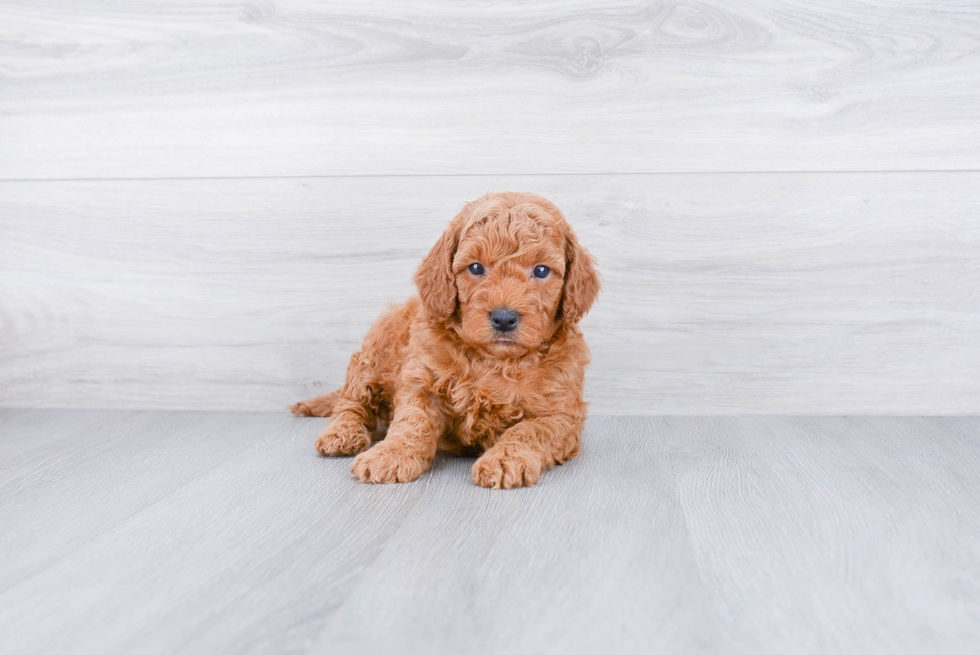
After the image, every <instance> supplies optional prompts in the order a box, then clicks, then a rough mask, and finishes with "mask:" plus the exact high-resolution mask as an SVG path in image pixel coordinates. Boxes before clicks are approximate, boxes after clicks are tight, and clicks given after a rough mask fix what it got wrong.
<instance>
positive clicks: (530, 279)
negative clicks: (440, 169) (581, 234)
mask: <svg viewBox="0 0 980 655" xmlns="http://www.w3.org/2000/svg"><path fill="white" fill-rule="evenodd" d="M415 284H416V285H417V286H418V289H419V293H420V295H421V297H422V303H423V304H424V305H425V308H426V310H427V311H428V312H429V314H430V315H431V316H432V317H433V318H435V319H436V320H439V321H449V320H450V319H453V320H454V323H453V325H454V328H455V329H456V331H457V332H458V333H459V334H460V336H461V337H462V338H463V339H464V340H465V341H467V342H468V343H470V344H471V345H474V346H477V347H479V348H481V349H482V350H483V351H485V352H486V353H488V354H490V355H492V356H497V357H513V356H518V355H521V354H523V353H524V352H527V351H528V350H530V349H533V348H535V347H537V346H539V345H540V344H542V343H544V342H545V341H547V340H548V339H550V338H551V336H552V335H553V334H554V333H555V330H556V329H557V328H558V326H559V325H560V324H561V322H562V321H565V322H569V323H577V322H578V321H579V320H580V319H581V318H582V317H583V316H585V314H586V313H587V312H588V311H589V308H590V307H591V306H592V303H593V302H594V301H595V299H596V296H597V295H598V293H599V277H598V275H597V274H596V271H595V267H594V266H593V263H592V257H591V256H590V255H589V253H588V252H586V250H585V249H584V248H582V247H581V246H580V245H579V243H578V239H576V238H575V233H574V232H572V229H571V227H570V226H569V225H568V222H567V221H566V220H565V217H564V216H562V214H561V212H560V211H559V210H558V208H557V207H555V205H553V204H552V203H551V202H549V201H547V200H545V199H544V198H542V197H540V196H536V195H533V194H528V193H494V194H488V195H486V196H484V197H483V198H480V199H479V200H476V201H474V202H471V203H469V204H468V205H466V206H465V207H464V208H463V211H461V212H460V213H459V214H458V215H457V216H456V218H454V219H453V220H452V222H451V223H450V224H449V227H448V229H447V230H446V232H445V233H444V234H443V235H442V237H441V238H440V239H439V241H438V242H437V243H436V245H435V246H434V247H433V248H432V251H431V252H429V254H428V255H427V256H426V258H425V259H424V260H422V264H421V265H420V266H419V268H418V271H417V272H416V274H415Z"/></svg>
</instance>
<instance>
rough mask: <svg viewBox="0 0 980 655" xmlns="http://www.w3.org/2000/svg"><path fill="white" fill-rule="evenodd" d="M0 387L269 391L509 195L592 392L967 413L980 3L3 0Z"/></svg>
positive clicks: (783, 407)
mask: <svg viewBox="0 0 980 655" xmlns="http://www.w3.org/2000/svg"><path fill="white" fill-rule="evenodd" d="M0 44H2V46H0V405H7V406H23V407H26V406H35V407H44V406H73V407H157V408H165V407H173V408H212V407H226V408H232V409H234V408H249V409H279V408H281V407H282V406H283V405H285V404H286V403H287V402H290V401H292V400H295V399H296V398H298V397H303V396H306V395H308V394H312V393H316V392H318V391H321V390H324V389H327V388H330V387H333V386H335V385H338V384H339V383H340V381H341V377H342V375H343V371H344V368H345V365H346V359H347V356H348V355H349V353H350V352H351V351H352V350H354V349H356V347H357V344H358V341H359V339H360V337H361V336H362V334H363V332H364V330H365V329H366V328H367V326H368V325H369V324H370V322H371V320H372V319H373V318H374V317H375V316H376V315H377V314H378V312H379V311H380V310H381V309H382V308H383V307H384V305H385V303H387V302H389V301H397V300H400V299H402V298H404V297H405V296H406V295H407V294H409V293H411V292H412V289H411V287H410V277H411V273H412V270H413V269H414V266H415V265H416V264H417V262H418V260H419V258H420V257H421V256H422V254H423V253H424V252H425V251H426V250H427V249H428V247H429V246H430V245H431V243H432V242H433V240H434V239H435V238H436V236H437V235H438V234H439V232H440V231H441V229H442V227H443V226H444V224H445V222H446V221H447V220H448V219H449V218H450V217H451V216H452V215H453V213H454V212H455V211H456V210H457V209H458V207H459V206H460V205H461V204H462V203H463V202H464V201H466V200H468V199H472V198H474V197H476V196H478V195H479V194H482V193H484V192H486V191H488V190H501V189H519V190H528V191H535V192H538V193H541V194H543V195H546V196H548V197H550V198H552V199H553V200H555V201H556V202H557V203H558V204H559V206H561V207H562V208H563V209H564V210H565V211H566V213H567V214H568V216H569V218H570V220H571V221H572V222H573V224H574V225H576V226H577V228H578V231H579V233H580V235H581V237H582V240H583V241H584V242H585V243H586V245H587V246H588V247H590V248H591V249H592V250H593V251H594V252H595V253H596V255H597V256H598V258H599V260H600V264H601V267H602V272H603V276H604V281H605V285H606V291H605V293H604V295H603V296H602V298H601V301H600V303H599V304H598V305H597V307H596V308H595V311H594V312H593V314H592V315H590V316H589V317H588V319H587V320H586V323H585V329H586V331H587V335H588V338H589V340H590V343H591V345H592V348H593V354H594V358H593V359H594V364H593V366H592V368H591V370H590V374H589V381H588V395H589V398H590V400H592V402H593V409H594V411H596V412H618V413H660V412H674V413H733V412H734V413H738V412H780V413H841V412H847V413H903V414H905V413H926V414H929V413H977V412H980V8H978V6H977V4H976V3H975V2H944V3H931V4H925V3H921V2H893V3H886V4H877V5H870V4H864V3H859V2H852V1H850V0H848V1H844V0H832V1H829V2H824V3H816V4H814V3H808V2H802V1H799V0H795V1H794V0H788V1H786V2H773V1H770V0H766V1H751V2H749V1H745V2H721V1H720V0H708V1H706V2H699V3H680V2H669V1H665V2H649V3H627V2H598V1H590V2H587V1H578V2H576V1H571V2H547V1H546V2H537V3H523V2H520V3H518V2H491V3H480V4H472V3H451V2H435V1H430V2H414V3H396V2H391V1H390V0H389V1H387V2H363V1H359V2H346V3H345V2H332V3H323V2H312V1H306V2H304V1H302V0H291V1H289V2H275V3H272V2H254V3H246V4H221V3H209V2H201V3H188V2H170V1H167V0H152V1H150V2H145V3H130V2H84V1H75V2H48V1H38V0H32V1H30V2H27V1H24V2H13V1H8V0H0Z"/></svg>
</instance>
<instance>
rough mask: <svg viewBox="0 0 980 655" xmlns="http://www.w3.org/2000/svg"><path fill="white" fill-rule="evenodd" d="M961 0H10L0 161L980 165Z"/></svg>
mask: <svg viewBox="0 0 980 655" xmlns="http://www.w3.org/2000/svg"><path fill="white" fill-rule="evenodd" d="M978 35H980V9H978V7H977V4H976V3H975V2H972V1H959V0H957V1H949V2H941V3H922V2H918V1H912V0H902V1H896V2H889V3H887V4H886V5H875V4H867V3H861V2H853V1H851V0H829V1H827V2H821V3H812V2H807V1H805V0H792V1H780V2H776V1H775V0H765V1H760V0H741V1H735V2H728V1H724V2H723V1H722V0H705V1H703V2H698V3H693V4H692V3H685V2H676V1H673V0H668V1H663V2H612V3H610V2H606V1H604V0H603V1H600V0H576V1H573V2H561V3H559V2H536V3H533V4H530V5H529V4H528V3H526V2H492V3H456V2H444V1H435V0H432V1H428V2H422V3H408V4H406V3H400V2H395V1H393V0H381V1H376V0H375V1H370V2H366V1H363V0H357V1H356V2H353V1H348V2H331V3H326V4H325V3H320V2H314V1H312V0H288V1H282V2H276V3H272V2H265V1H258V2H249V3H244V4H241V3H237V4H236V3H231V4H229V3H217V2H200V3H193V4H185V3H183V2H179V1H175V2H170V1H167V0H155V1H153V2H144V3H132V2H121V1H115V2H103V1H99V2H94V1H91V0H88V1H84V2H70V3H67V2H55V1H51V0H44V1H39V0H4V1H3V2H2V3H0V42H2V43H3V46H2V48H0V116H2V120H0V144H2V150H0V179H52V178H58V179H65V178H107V177H108V178H132V177H139V178H146V177H198V176H218V177H232V176H274V175H275V176H285V175H379V174H406V175H416V174H421V173H425V174H454V173H475V174H510V173H520V174H532V173H533V174H540V173H618V172H622V173H625V172H674V171H688V172H691V171H700V172H705V171H710V172H714V171H794V170H797V171H798V170H923V169H930V170H932V169H942V170H956V169H961V170H966V169H972V170H975V169H978V168H980V121H978V120H977V107H978V106H980V84H978V83H977V81H978V80H980V38H978Z"/></svg>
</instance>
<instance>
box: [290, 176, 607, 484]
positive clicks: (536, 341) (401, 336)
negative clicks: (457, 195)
mask: <svg viewBox="0 0 980 655" xmlns="http://www.w3.org/2000/svg"><path fill="white" fill-rule="evenodd" d="M415 283H416V286H417V287H418V290H419V295H418V296H416V297H413V298H412V299H410V300H409V301H408V302H406V303H405V304H403V305H399V306H395V307H392V308H391V309H389V310H388V311H387V312H386V313H384V314H383V315H382V316H381V318H379V319H378V321H377V322H376V323H375V324H374V325H373V326H372V327H371V329H370V330H369V331H368V334H367V336H366V337H365V339H364V344H363V346H362V348H361V351H360V352H358V353H355V354H354V355H353V356H352V357H351V360H350V365H349V366H348V367H347V378H346V381H345V382H344V386H343V388H341V389H340V390H338V391H335V392H333V393H331V394H327V395H325V396H320V397H318V398H314V399H312V400H306V401H303V402H300V403H297V404H296V405H293V406H292V407H291V408H290V409H292V411H293V412H294V413H296V414H303V415H307V416H331V415H332V416H333V419H332V420H331V422H330V424H329V425H328V426H327V428H326V429H325V430H324V431H323V432H322V433H321V434H320V436H319V438H318V439H317V442H316V449H317V450H318V451H319V452H320V453H321V454H323V455H331V456H336V455H357V457H356V458H355V459H354V462H353V464H352V465H351V471H352V472H353V473H354V475H356V476H357V477H358V478H359V479H361V480H362V481H364V482H409V481H411V480H415V479H416V478H418V477H419V476H420V475H422V473H424V472H425V471H426V470H427V469H428V468H429V466H430V465H431V463H432V460H433V458H434V457H435V454H436V450H437V449H438V448H443V449H446V450H450V451H453V452H456V453H459V454H480V457H479V459H477V460H476V463H475V464H474V465H473V481H474V482H475V483H476V484H478V485H481V486H484V487H493V488H498V489H499V488H508V487H521V486H525V485H533V484H535V483H536V482H537V481H538V478H539V477H540V476H541V472H542V471H544V470H547V469H549V468H551V467H552V466H554V465H555V464H562V463H564V462H565V461H566V460H568V459H571V458H573V457H575V456H576V455H578V452H579V441H580V437H581V434H582V427H583V424H584V422H585V410H586V405H585V402H584V401H583V400H582V385H583V380H584V372H585V366H586V364H588V361H589V349H588V347H587V346H586V345H585V340H584V339H583V337H582V332H581V331H580V330H579V328H578V325H577V324H578V321H579V320H580V319H581V318H582V317H583V316H584V315H585V314H586V312H588V311H589V308H590V307H591V306H592V303H593V302H594V301H595V298H596V296H597V295H598V293H599V278H598V276H597V274H596V271H595V268H594V266H593V262H592V257H591V256H590V255H589V254H588V252H586V251H585V249H584V248H582V247H581V246H580V245H579V243H578V240H577V239H576V237H575V234H574V232H572V229H571V227H570V226H569V225H568V223H567V221H566V220H565V218H564V216H562V214H561V212H560V211H559V210H558V208H557V207H555V205H554V204H552V203H551V202H549V201H548V200H545V199H544V198H542V197H540V196H536V195H533V194H529V193H513V192H510V193H495V194H488V195H486V196H484V197H483V198H480V199H479V200H476V201H474V202H471V203H469V204H467V205H466V206H465V207H464V208H463V210H462V211H461V212H460V213H459V214H458V215H457V216H456V217H455V218H454V219H453V220H452V222H451V223H450V224H449V227H448V228H447V230H446V232H445V233H444V234H443V235H442V237H441V238H440V239H439V241H438V242H437V243H436V244H435V246H434V247H433V248H432V251H431V252H429V254H428V255H427V256H426V257H425V259H424V260H423V261H422V264H421V265H420V266H419V268H418V271H417V272H416V274H415ZM494 310H497V312H496V313H494V315H493V316H491V312H494ZM500 312H503V313H500ZM501 317H503V318H501ZM515 320H516V326H514V325H513V323H514V321H515ZM385 424H389V427H388V429H387V436H385V437H384V438H383V440H382V441H380V442H379V443H377V444H376V445H375V446H374V447H373V448H371V444H372V434H373V433H375V432H376V430H379V429H381V428H383V426H384V425H385ZM369 448H370V450H369Z"/></svg>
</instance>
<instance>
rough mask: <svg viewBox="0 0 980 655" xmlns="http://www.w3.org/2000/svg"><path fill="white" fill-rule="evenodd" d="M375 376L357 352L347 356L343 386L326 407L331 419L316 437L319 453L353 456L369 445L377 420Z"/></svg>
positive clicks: (376, 383)
mask: <svg viewBox="0 0 980 655" xmlns="http://www.w3.org/2000/svg"><path fill="white" fill-rule="evenodd" d="M375 377H376V376H375V375H374V371H373V370H372V368H371V366H370V365H369V364H368V363H367V362H365V361H364V359H363V358H362V357H361V353H354V354H353V355H351V358H350V364H349V365H348V366H347V379H346V381H345V382H344V387H343V388H342V389H341V390H340V394H339V398H337V399H336V401H335V403H334V404H333V406H332V407H331V408H330V409H331V412H332V414H333V419H331V421H330V425H328V426H327V428H326V429H325V430H324V431H323V432H321V433H320V436H319V437H318V438H317V440H316V449H317V451H318V452H319V453H320V454H321V455H328V456H338V455H356V454H357V453H360V452H363V451H365V450H367V449H368V448H369V447H370V446H371V433H372V432H373V431H374V428H375V426H376V423H377V415H376V407H377V399H376V398H375V396H376V394H377V387H378V382H377V380H376V379H375ZM321 398H327V396H321ZM315 400H320V398H317V399H315ZM300 404H302V403H300Z"/></svg>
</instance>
